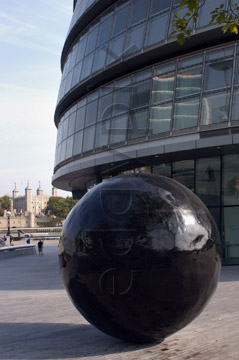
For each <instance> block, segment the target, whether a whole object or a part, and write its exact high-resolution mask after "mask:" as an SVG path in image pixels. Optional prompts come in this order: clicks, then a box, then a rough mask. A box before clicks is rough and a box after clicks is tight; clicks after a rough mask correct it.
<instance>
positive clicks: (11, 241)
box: [9, 235, 13, 246]
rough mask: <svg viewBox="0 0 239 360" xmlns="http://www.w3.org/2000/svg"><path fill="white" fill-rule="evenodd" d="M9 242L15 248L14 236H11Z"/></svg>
mask: <svg viewBox="0 0 239 360" xmlns="http://www.w3.org/2000/svg"><path fill="white" fill-rule="evenodd" d="M9 241H10V245H12V246H13V237H12V235H10V238H9Z"/></svg>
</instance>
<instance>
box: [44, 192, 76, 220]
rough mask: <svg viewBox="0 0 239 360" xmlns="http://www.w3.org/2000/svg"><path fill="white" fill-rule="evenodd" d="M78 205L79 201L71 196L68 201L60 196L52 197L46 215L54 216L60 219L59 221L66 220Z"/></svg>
mask: <svg viewBox="0 0 239 360" xmlns="http://www.w3.org/2000/svg"><path fill="white" fill-rule="evenodd" d="M76 203H77V200H73V198H72V197H69V196H68V197H67V198H66V199H65V198H63V197H60V196H51V197H50V198H49V200H48V203H47V206H46V208H45V209H44V214H45V215H54V216H56V217H57V218H58V221H59V220H62V219H65V218H66V217H67V215H68V213H69V212H70V211H71V209H72V208H73V206H75V204H76Z"/></svg>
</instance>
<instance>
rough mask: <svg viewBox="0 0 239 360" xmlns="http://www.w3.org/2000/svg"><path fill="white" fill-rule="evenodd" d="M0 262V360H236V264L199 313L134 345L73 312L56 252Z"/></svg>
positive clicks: (238, 349) (238, 328) (238, 284)
mask: <svg viewBox="0 0 239 360" xmlns="http://www.w3.org/2000/svg"><path fill="white" fill-rule="evenodd" d="M44 251H45V253H44V256H39V255H31V256H25V257H18V258H11V259H4V260H1V261H0V360H28V359H31V360H42V359H54V360H55V359H59V360H61V359H67V360H75V359H80V360H84V359H89V360H96V359H97V360H98V359H101V360H102V359H105V360H122V359H127V360H128V359H129V360H133V359H137V360H148V359H155V360H156V359H157V360H161V359H164V360H167V359H170V360H171V359H180V360H184V359H201V360H206V359H210V360H211V359H217V360H221V359H222V360H225V359H226V360H229V359H233V360H238V359H239V266H232V267H224V268H223V270H222V274H221V280H220V283H219V285H218V288H217V291H216V293H215V295H214V296H213V298H212V299H211V301H210V303H209V304H208V305H207V307H206V308H205V310H204V311H203V312H202V313H201V315H200V316H199V317H198V318H197V319H195V320H194V321H193V322H192V323H191V324H189V325H188V326H187V327H186V328H184V329H183V330H181V331H179V332H177V333H175V334H174V335H172V336H170V337H168V338H167V339H165V341H163V342H162V343H161V344H157V345H155V344H153V345H150V346H137V345H132V344H128V343H126V342H123V341H121V340H119V339H115V338H112V337H110V336H107V335H105V334H103V333H101V332H100V331H99V330H97V329H95V328H94V327H93V326H91V325H90V324H88V323H87V321H86V320H84V319H83V318H82V316H81V315H80V314H79V313H78V311H77V310H76V309H75V308H74V306H73V304H72V303H71V301H70V299H69V298H68V295H67V293H66V291H65V290H64V288H63V286H62V284H61V280H60V276H59V270H58V259H57V251H58V248H57V246H56V245H54V246H45V249H44Z"/></svg>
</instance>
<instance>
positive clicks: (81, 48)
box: [76, 35, 87, 63]
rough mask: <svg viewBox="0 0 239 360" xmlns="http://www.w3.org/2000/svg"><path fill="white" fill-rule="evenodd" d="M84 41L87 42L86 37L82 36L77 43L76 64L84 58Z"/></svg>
mask: <svg viewBox="0 0 239 360" xmlns="http://www.w3.org/2000/svg"><path fill="white" fill-rule="evenodd" d="M86 41H87V36H86V35H85V36H83V37H82V38H81V39H80V42H79V47H78V52H77V57H76V63H77V62H79V61H81V60H82V59H83V57H84V54H85V47H86Z"/></svg>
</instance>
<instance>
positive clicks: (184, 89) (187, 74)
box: [176, 67, 202, 98]
mask: <svg viewBox="0 0 239 360" xmlns="http://www.w3.org/2000/svg"><path fill="white" fill-rule="evenodd" d="M201 71H202V69H201V67H196V68H194V69H189V70H183V71H182V70H181V71H179V72H178V75H177V85H176V97H177V98H180V97H184V96H191V95H195V94H198V95H199V94H200V90H201V79H202V74H201Z"/></svg>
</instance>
